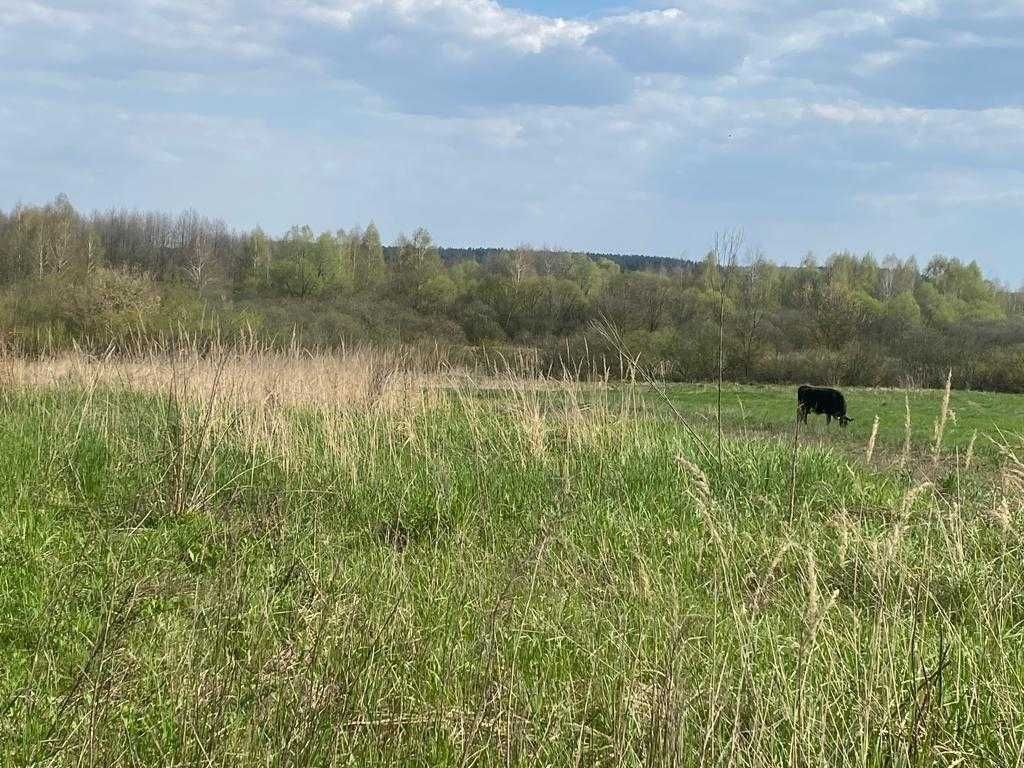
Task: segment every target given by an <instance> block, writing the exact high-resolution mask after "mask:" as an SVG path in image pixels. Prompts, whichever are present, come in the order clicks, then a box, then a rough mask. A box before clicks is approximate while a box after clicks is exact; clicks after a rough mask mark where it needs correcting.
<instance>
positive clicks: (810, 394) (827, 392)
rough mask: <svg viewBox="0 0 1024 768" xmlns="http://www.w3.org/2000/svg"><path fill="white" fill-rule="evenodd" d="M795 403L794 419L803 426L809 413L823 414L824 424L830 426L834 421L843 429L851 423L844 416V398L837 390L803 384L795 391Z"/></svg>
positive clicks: (849, 419) (848, 418)
mask: <svg viewBox="0 0 1024 768" xmlns="http://www.w3.org/2000/svg"><path fill="white" fill-rule="evenodd" d="M796 401H797V408H796V417H797V419H798V420H799V421H800V422H802V423H804V424H806V423H807V414H809V413H817V414H825V417H826V419H827V421H826V423H828V424H831V423H832V419H835V420H836V421H838V422H839V424H840V425H842V426H843V427H845V426H846V425H847V424H849V423H850V422H851V421H853V419H851V418H850V417H848V416H847V415H846V398H845V397H843V393H842V392H840V391H839V390H838V389H832V388H831V387H811V386H808V385H806V384H804V385H803V386H802V387H800V388H799V389H798V390H797V391H796Z"/></svg>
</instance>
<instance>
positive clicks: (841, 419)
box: [839, 416, 853, 427]
mask: <svg viewBox="0 0 1024 768" xmlns="http://www.w3.org/2000/svg"><path fill="white" fill-rule="evenodd" d="M851 421H853V419H851V418H850V417H849V416H840V417H839V424H840V425H841V426H843V427H846V426H848V425H849V424H850V422H851Z"/></svg>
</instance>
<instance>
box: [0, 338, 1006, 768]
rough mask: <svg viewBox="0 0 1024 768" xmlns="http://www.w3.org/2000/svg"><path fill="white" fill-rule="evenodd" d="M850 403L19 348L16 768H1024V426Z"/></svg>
mask: <svg viewBox="0 0 1024 768" xmlns="http://www.w3.org/2000/svg"><path fill="white" fill-rule="evenodd" d="M848 399H849V402H850V409H851V415H853V416H855V417H856V419H857V420H856V421H855V422H854V424H853V425H852V426H851V427H850V429H849V430H846V431H840V430H839V429H838V428H836V427H835V426H833V428H832V429H831V430H827V429H826V428H825V427H824V425H823V424H822V423H812V425H811V426H809V427H808V428H805V429H804V430H803V431H802V432H801V433H799V434H797V433H795V431H794V423H793V415H794V410H795V395H794V393H793V390H792V388H767V387H738V386H732V385H729V386H727V387H726V389H725V392H724V396H723V400H722V403H723V409H722V417H721V423H722V436H723V437H722V443H721V449H719V445H718V406H717V403H718V393H717V390H716V388H714V387H706V386H682V385H677V386H666V387H665V388H661V389H657V390H656V389H652V387H650V386H641V385H630V384H628V383H627V384H622V385H601V384H597V385H594V384H585V383H579V382H574V381H543V382H539V381H531V380H524V379H521V378H517V377H514V376H507V377H502V376H498V377H490V378H488V379H487V380H486V381H483V380H474V379H472V378H471V377H468V376H467V375H466V374H465V373H464V372H460V371H453V370H444V369H433V370H429V366H427V365H413V364H410V363H409V361H406V360H399V359H397V358H394V357H391V356H388V355H385V354H383V353H374V352H369V351H350V352H348V353H346V354H343V355H341V354H339V355H325V356H318V355H309V354H305V353H303V354H291V355H290V354H284V353H280V354H270V353H258V352H254V353H252V354H249V355H233V354H224V355H222V356H220V357H217V356H213V357H207V358H200V357H198V356H194V355H183V356H179V357H174V358H170V357H160V356H150V357H145V358H139V359H135V360H96V359H88V358H85V357H82V356H75V355H69V356H67V357H62V358H57V359H53V360H46V361H36V362H29V361H24V360H20V359H15V358H5V359H3V360H2V361H0V658H2V659H3V660H4V663H3V665H2V666H0V764H4V765H15V766H21V765H25V766H28V765H33V766H35V765H46V766H128V765H162V766H192V765H203V766H206V765H210V766H220V765H223V766H229V765H230V766H235V765H273V766H286V765H296V766H298V765H423V766H428V765H429V766H435V765H436V766H456V765H458V766H467V765H553V766H554V765H557V766H561V765H609V766H610V765H634V766H670V765H671V766H698V765H723V766H725V765H728V766H751V767H753V766H776V765H794V766H812V765H814V766H894V765H900V766H902V765H908V766H925V765H929V766H930V765H937V764H941V765H957V764H963V765H993V766H996V765H998V766H1005V765H1020V764H1024V552H1022V547H1021V526H1022V524H1024V437H1022V432H1024V423H1022V415H1024V398H1022V397H1020V396H1013V395H989V394H983V393H964V392H952V393H951V394H949V395H948V399H947V394H946V393H943V392H941V391H939V392H934V391H931V392H925V391H914V392H910V393H904V392H902V391H896V390H885V391H881V390H878V391H873V390H851V391H849V392H848ZM908 402H909V406H910V407H909V412H910V420H909V435H910V440H909V448H908V441H907V435H908V429H907V425H908V420H907V403H908ZM876 415H877V416H878V429H877V432H875V433H874V438H872V433H873V432H874V430H873V426H874V417H875V416H876Z"/></svg>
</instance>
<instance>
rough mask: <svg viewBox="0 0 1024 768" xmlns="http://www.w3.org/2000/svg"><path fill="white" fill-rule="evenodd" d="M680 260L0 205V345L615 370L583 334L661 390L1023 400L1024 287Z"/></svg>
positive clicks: (927, 272) (955, 267) (870, 269)
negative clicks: (231, 348) (687, 386)
mask: <svg viewBox="0 0 1024 768" xmlns="http://www.w3.org/2000/svg"><path fill="white" fill-rule="evenodd" d="M709 245H710V247H709V250H708V253H707V254H706V255H705V256H704V258H703V259H701V260H700V261H681V260H675V259H667V258H648V257H644V256H636V255H629V256H616V255H604V254H589V253H572V252H561V251H552V250H538V249H532V248H529V247H525V246H524V247H520V248H513V249H496V248H464V249H458V248H439V247H437V246H436V245H435V244H434V243H433V241H432V239H431V237H430V235H429V233H428V232H427V231H426V230H424V229H419V230H417V231H415V232H414V233H412V234H411V235H409V236H404V235H403V236H400V237H398V239H397V240H395V242H394V243H393V244H391V245H387V246H386V245H384V244H383V243H382V242H381V236H380V233H379V232H378V231H377V228H376V227H375V226H374V225H373V224H372V223H371V224H369V225H368V226H367V227H366V228H365V229H363V228H359V227H356V228H354V229H352V230H348V231H346V230H343V229H342V230H338V231H333V232H314V231H313V230H312V229H310V228H309V227H307V226H299V227H294V228H292V229H291V230H289V231H288V232H287V233H286V234H285V235H284V236H282V237H271V236H269V235H267V234H266V233H264V232H263V231H261V230H259V229H256V230H254V231H251V232H239V231H234V230H232V229H230V228H228V227H227V226H226V225H225V224H224V223H222V222H220V221H215V220H211V219H208V218H205V217H203V216H201V215H199V214H197V213H195V212H191V211H190V212H186V213H183V214H181V215H179V216H169V215H165V214H161V213H140V212H135V211H124V210H115V211H109V212H106V213H94V214H92V215H88V216H86V215H82V214H81V213H79V212H78V211H76V210H75V208H74V207H73V206H72V205H71V203H70V202H69V201H68V200H67V199H66V198H65V197H63V196H61V197H58V198H56V199H55V200H54V201H53V202H51V203H49V204H47V205H44V206H19V207H17V208H15V209H14V210H12V211H9V212H0V345H2V346H3V348H4V349H6V350H7V351H8V352H15V353H18V354H27V355H37V354H49V353H55V352H60V351H61V350H64V349H68V348H70V347H72V346H78V347H79V348H84V349H86V350H89V351H95V352H110V351H113V352H115V353H116V352H118V351H119V350H128V349H130V348H137V347H138V345H139V344H140V342H146V341H152V342H153V343H173V341H172V340H174V339H182V338H184V337H187V338H188V339H190V343H193V344H195V343H199V344H206V343H210V342H212V341H213V340H215V339H219V340H220V341H221V342H227V343H232V342H235V341H252V340H257V341H259V342H260V343H263V344H266V345H271V346H274V345H281V346H285V345H293V344H299V345H303V346H307V347H310V348H314V347H315V348H336V347H339V346H342V345H351V344H354V343H373V344H380V345H418V344H429V345H439V346H440V347H443V348H445V349H447V350H452V351H453V352H455V353H457V354H459V355H465V356H467V358H471V357H473V356H474V355H487V354H489V355H491V359H494V356H495V355H498V354H504V355H507V356H516V355H518V356H519V357H522V356H524V355H525V356H528V357H529V359H531V360H534V361H536V365H538V366H539V367H540V368H541V369H542V370H545V371H551V372H552V373H555V374H559V375H560V374H561V373H562V371H563V368H565V369H569V370H572V371H573V372H574V373H577V372H578V373H579V374H580V375H585V376H602V375H605V372H606V371H607V372H608V373H609V374H610V375H611V376H617V375H618V374H619V371H620V365H619V355H618V353H616V352H615V351H614V350H612V349H609V348H608V347H607V343H606V342H605V341H604V340H603V337H602V335H601V334H600V333H598V332H597V331H596V330H595V325H594V324H595V322H596V321H602V322H603V321H607V322H610V323H613V324H614V325H615V326H616V327H618V329H619V330H620V331H621V334H622V337H623V339H624V341H625V343H626V345H627V346H628V348H629V350H630V351H631V352H632V353H633V354H635V355H639V356H640V360H641V361H642V362H644V363H646V364H647V366H648V367H649V368H650V369H652V370H654V371H657V372H658V374H659V375H661V376H663V377H665V378H667V379H671V380H691V381H699V380H710V379H713V378H715V377H716V376H717V373H718V365H719V340H720V334H721V329H722V328H724V345H725V346H724V351H725V375H726V377H727V378H729V379H730V380H735V381H743V382H779V383H793V382H800V381H807V382H821V383H826V382H831V383H842V384H850V385H868V386H873V385H876V386H936V385H940V384H941V383H942V382H943V381H944V380H945V376H946V373H947V371H948V370H949V369H952V370H953V373H954V382H955V384H956V385H957V386H959V387H968V388H977V389H992V390H1002V391H1014V392H1022V391H1024V292H1022V291H1020V290H1016V291H1015V290H1011V289H1009V288H1007V287H1005V286H1000V285H998V284H996V283H994V282H993V281H991V280H988V279H986V277H985V275H984V274H983V273H982V271H981V269H980V268H979V267H978V266H977V264H975V263H969V264H968V263H963V262H961V261H958V260H956V259H951V258H946V257H943V256H935V257H933V258H931V259H930V260H929V261H928V262H927V263H925V264H919V263H918V262H916V261H915V260H913V259H898V258H895V257H893V256H886V257H884V258H876V257H874V256H873V255H871V254H852V253H848V252H842V253H834V254H832V255H831V256H829V257H828V258H826V259H823V260H820V261H819V260H818V259H816V258H815V257H813V256H811V255H808V256H806V257H805V258H804V259H803V261H802V262H801V263H800V264H799V266H778V265H776V264H773V263H772V262H770V261H769V260H768V259H766V258H765V257H764V256H763V255H762V254H761V253H759V252H758V251H756V250H751V249H748V248H746V247H745V246H744V244H743V242H742V238H741V237H740V236H739V235H738V234H736V233H727V234H725V235H721V236H718V237H716V238H715V239H714V241H713V242H712V243H710V244H709Z"/></svg>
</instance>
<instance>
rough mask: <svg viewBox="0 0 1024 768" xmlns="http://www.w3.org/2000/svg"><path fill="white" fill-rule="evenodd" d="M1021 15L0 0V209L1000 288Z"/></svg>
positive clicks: (872, 0) (1023, 50) (1014, 210)
mask: <svg viewBox="0 0 1024 768" xmlns="http://www.w3.org/2000/svg"><path fill="white" fill-rule="evenodd" d="M1021 71H1024V4H1022V3H1020V2H1015V1H1012V0H978V1H975V2H938V0H934V1H932V0H869V2H864V3H858V4H849V3H840V2H828V1H826V2H804V1H802V0H781V1H780V2H772V3H768V2H762V1H761V0H730V1H729V2H710V1H707V2H705V1H704V0H690V1H687V2H673V3H634V4H632V5H627V6H620V7H617V8H616V9H614V10H610V11H606V12H598V13H587V14H581V13H579V12H578V7H577V8H573V7H572V6H571V5H570V6H565V5H559V4H558V3H555V2H552V3H550V4H548V3H542V2H534V3H532V5H531V6H530V7H528V8H527V7H526V6H523V7H522V8H517V7H512V5H506V4H501V3H498V2H494V1H493V0H283V1H279V2H271V1H269V0H267V1H265V2H264V1H263V0H255V1H253V2H237V1H234V0H213V1H212V2H200V1H199V0H143V1H141V2H128V1H127V0H115V1H114V2H104V3H100V2H96V1H94V0H77V1H75V0H68V1H66V2H55V1H54V0H29V1H28V2H26V1H25V0H0V95H2V96H3V98H2V99H0V205H4V206H10V205H13V204H14V203H15V202H17V201H18V200H26V201H39V200H42V199H47V198H49V197H52V196H53V195H54V194H56V193H57V192H60V191H64V192H67V193H68V194H69V195H70V196H71V198H72V200H73V201H74V202H75V203H76V204H77V205H80V206H83V207H101V208H102V207H107V206H112V205H130V206H140V207H159V208H167V209H172V210H174V209H180V208H182V207H185V206H196V207H199V208H202V209H203V210H204V211H208V212H209V213H211V214H215V215H220V216H223V217H224V218H225V219H227V220H228V221H229V222H231V223H234V224H237V225H239V226H252V225H255V224H256V223H262V224H263V225H264V226H268V227H271V228H277V229H281V228H284V227H285V226H287V225H289V224H291V223H296V222H309V223H311V224H313V225H314V226H320V227H337V226H341V225H348V224H351V223H354V222H357V221H362V222H365V221H367V220H369V219H370V218H371V217H373V218H375V219H376V220H377V222H378V223H379V224H380V225H381V226H382V227H384V229H385V231H386V232H390V234H396V233H397V232H398V231H399V230H402V229H405V230H408V229H411V228H413V227H415V226H416V225H418V224H425V225H427V226H428V227H430V228H431V230H432V231H433V232H434V233H435V235H436V236H437V237H438V239H439V240H441V241H444V242H450V243H453V244H455V243H458V244H477V243H479V244H500V243H516V242H520V241H532V242H535V243H538V244H540V243H546V244H550V245H560V246H564V247H578V248H588V249H595V250H628V251H648V252H652V253H658V254H664V255H680V254H682V253H684V252H685V253H688V254H689V255H691V256H693V255H698V254H699V253H700V251H701V250H702V249H703V248H704V247H705V246H706V244H707V242H708V241H709V240H710V238H711V235H712V233H713V232H714V231H715V230H716V229H719V228H723V227H729V226H742V227H744V228H745V229H746V231H747V232H748V236H749V237H750V239H752V240H754V241H756V242H758V243H759V244H761V245H762V246H763V247H764V248H765V249H766V250H767V251H768V252H769V253H770V254H771V255H772V256H774V257H776V258H780V259H790V260H792V259H795V258H799V256H801V255H802V254H803V253H804V252H806V251H807V250H809V249H813V250H816V251H818V252H819V253H827V252H828V251H830V250H835V249H842V248H851V249H857V250H868V249H871V250H874V251H876V252H878V253H879V254H882V253H886V252H890V251H892V252H896V253H899V254H901V255H910V254H916V255H918V256H919V257H921V258H927V257H928V256H930V255H931V254H932V253H935V252H940V251H941V252H944V253H948V254H950V255H955V256H959V257H961V258H965V259H972V258H976V259H978V260H979V261H980V262H981V263H983V264H984V265H985V266H986V268H987V269H989V270H990V271H991V272H992V273H993V274H997V275H999V276H1001V277H1003V278H1006V279H1009V280H1014V281H1019V280H1020V279H1022V278H1024V259H1022V254H1020V253H1018V252H1017V251H1018V250H1019V248H1020V246H1019V245H1018V243H1019V239H1018V238H1016V235H1015V228H1016V224H1015V223H1014V222H1016V221H1018V220H1019V219H1020V217H1021V216H1022V215H1024V160H1022V158H1024V152H1022V150H1024V78H1022V77H1020V75H1019V72H1021Z"/></svg>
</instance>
